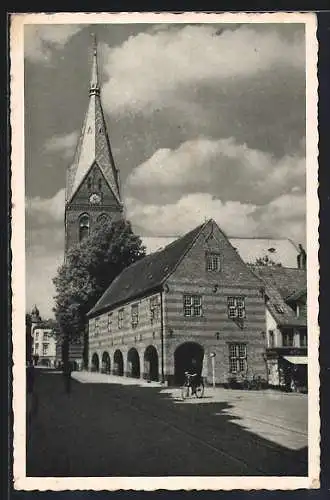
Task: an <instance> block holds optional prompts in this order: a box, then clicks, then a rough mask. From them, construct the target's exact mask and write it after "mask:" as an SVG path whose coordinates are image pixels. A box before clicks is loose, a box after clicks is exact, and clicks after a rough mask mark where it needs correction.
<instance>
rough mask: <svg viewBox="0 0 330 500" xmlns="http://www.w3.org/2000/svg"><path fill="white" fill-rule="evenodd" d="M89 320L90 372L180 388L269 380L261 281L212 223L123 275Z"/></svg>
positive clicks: (177, 241) (98, 303) (109, 290)
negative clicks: (187, 381)
mask: <svg viewBox="0 0 330 500" xmlns="http://www.w3.org/2000/svg"><path fill="white" fill-rule="evenodd" d="M88 316H89V366H90V369H92V370H103V371H106V372H108V373H110V372H111V373H114V374H117V375H124V374H125V375H128V376H133V377H138V378H139V377H141V378H150V379H153V380H160V381H167V382H168V383H170V384H172V383H175V384H180V383H182V381H183V378H184V372H185V370H186V369H189V368H190V367H192V366H195V368H196V369H197V371H199V372H200V373H202V372H203V376H205V377H206V378H207V380H209V381H211V379H212V376H213V374H212V370H211V357H212V355H214V354H215V382H216V383H226V382H227V381H228V380H229V379H230V378H232V377H236V376H241V375H242V376H247V375H249V376H253V375H259V376H261V377H262V378H264V379H266V377H267V367H266V360H265V339H264V335H265V329H266V319H265V303H264V295H263V293H262V286H261V282H260V280H259V279H258V278H257V277H256V276H255V274H254V273H253V272H251V270H250V269H249V267H248V266H247V265H246V264H245V263H244V262H243V261H242V259H241V258H240V257H239V255H238V253H237V252H236V251H235V249H234V248H233V247H232V245H231V244H230V242H229V241H228V239H227V237H226V236H225V234H224V233H223V232H222V231H221V230H220V229H219V227H218V226H217V225H216V223H215V222H214V221H213V220H210V221H208V222H207V223H205V224H203V225H202V226H199V227H197V228H196V229H194V230H193V231H191V232H190V233H188V234H186V235H185V236H183V237H182V238H179V239H178V240H176V241H175V242H173V243H171V244H170V245H168V246H167V247H165V248H164V249H163V250H161V251H159V252H155V253H153V254H151V255H148V256H146V257H144V258H143V259H142V260H141V261H138V262H136V263H135V264H133V265H131V266H129V267H128V268H127V269H125V270H124V271H123V272H122V273H121V274H120V275H119V276H118V277H117V278H116V279H115V280H114V282H113V283H112V284H111V285H110V287H109V288H108V290H107V291H106V292H105V293H104V295H103V296H102V297H101V299H100V300H99V301H98V302H97V304H96V305H95V307H94V308H93V309H92V310H91V311H90V313H89V314H88Z"/></svg>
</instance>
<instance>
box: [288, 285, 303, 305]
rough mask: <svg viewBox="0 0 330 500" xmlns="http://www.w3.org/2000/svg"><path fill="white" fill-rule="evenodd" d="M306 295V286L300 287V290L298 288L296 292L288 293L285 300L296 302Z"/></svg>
mask: <svg viewBox="0 0 330 500" xmlns="http://www.w3.org/2000/svg"><path fill="white" fill-rule="evenodd" d="M306 295H307V288H302V289H301V290H298V291H297V292H293V293H292V294H291V295H289V296H288V297H287V298H286V301H287V302H298V301H299V300H300V299H302V298H303V297H305V296H306Z"/></svg>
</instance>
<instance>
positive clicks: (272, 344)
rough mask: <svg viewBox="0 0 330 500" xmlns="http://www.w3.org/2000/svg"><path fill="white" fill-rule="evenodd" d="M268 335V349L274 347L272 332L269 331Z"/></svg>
mask: <svg viewBox="0 0 330 500" xmlns="http://www.w3.org/2000/svg"><path fill="white" fill-rule="evenodd" d="M268 335H269V347H274V345H275V342H274V330H269V331H268Z"/></svg>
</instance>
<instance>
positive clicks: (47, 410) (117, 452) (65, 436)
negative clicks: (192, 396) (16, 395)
mask: <svg viewBox="0 0 330 500" xmlns="http://www.w3.org/2000/svg"><path fill="white" fill-rule="evenodd" d="M36 372H37V373H36V380H35V391H36V394H37V397H38V411H37V412H36V414H35V415H33V418H32V422H31V432H30V438H29V439H28V443H27V476H35V477H41V476H43V477H83V476H85V477H87V476H99V477H109V476H196V475H197V476H255V475H256V476H265V475H266V476H306V475H307V472H308V471H307V447H304V448H302V449H299V450H290V449H288V448H285V447H283V446H280V445H278V444H275V443H274V442H271V441H269V440H267V439H264V438H262V437H259V436H257V435H255V434H253V433H251V432H249V431H248V430H247V429H244V428H243V427H242V426H240V425H237V424H236V422H235V419H236V421H238V420H239V417H233V416H232V415H228V414H226V413H225V411H226V410H228V409H230V407H231V405H230V404H228V403H227V402H213V401H212V398H210V397H208V396H207V395H206V397H205V399H203V400H201V401H200V402H199V404H186V403H185V402H181V401H179V400H175V399H173V397H171V396H170V395H169V394H167V393H164V392H161V390H162V388H161V387H141V386H137V385H119V384H97V383H93V384H92V383H91V384H89V383H84V384H81V383H78V382H76V381H74V380H72V382H71V392H70V394H67V393H66V392H65V383H64V380H63V378H64V377H63V375H62V374H61V373H59V372H47V371H45V370H44V371H38V370H36Z"/></svg>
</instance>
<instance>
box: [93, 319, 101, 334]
mask: <svg viewBox="0 0 330 500" xmlns="http://www.w3.org/2000/svg"><path fill="white" fill-rule="evenodd" d="M99 320H100V318H99V317H96V318H95V321H94V325H95V337H98V336H99V334H100V321H99Z"/></svg>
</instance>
